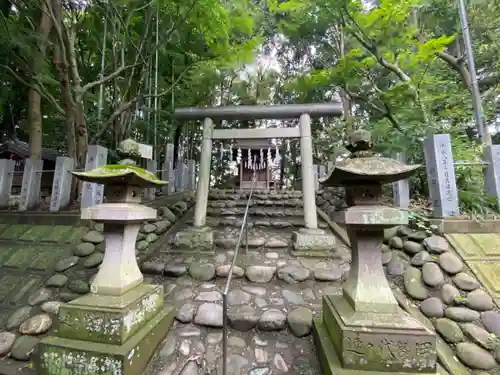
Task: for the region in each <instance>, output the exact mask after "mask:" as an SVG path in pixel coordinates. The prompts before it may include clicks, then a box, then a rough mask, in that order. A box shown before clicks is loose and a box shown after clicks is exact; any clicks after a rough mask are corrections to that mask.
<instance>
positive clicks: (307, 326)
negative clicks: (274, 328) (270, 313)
mask: <svg viewBox="0 0 500 375" xmlns="http://www.w3.org/2000/svg"><path fill="white" fill-rule="evenodd" d="M286 320H287V323H288V327H289V328H290V332H292V334H293V335H295V336H297V337H304V336H307V335H308V334H309V333H311V330H312V322H313V315H312V311H311V310H310V309H308V308H307V307H297V308H296V309H293V310H292V311H290V312H289V313H288V315H287V318H286Z"/></svg>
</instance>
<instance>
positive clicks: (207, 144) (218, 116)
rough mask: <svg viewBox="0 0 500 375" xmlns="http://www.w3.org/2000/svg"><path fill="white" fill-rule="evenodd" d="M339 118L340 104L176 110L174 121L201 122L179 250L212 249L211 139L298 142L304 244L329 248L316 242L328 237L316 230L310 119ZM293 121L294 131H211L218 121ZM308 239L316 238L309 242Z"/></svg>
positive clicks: (267, 129) (281, 129)
mask: <svg viewBox="0 0 500 375" xmlns="http://www.w3.org/2000/svg"><path fill="white" fill-rule="evenodd" d="M341 115H342V105H341V104H340V103H318V104H284V105H271V106H262V105H257V106H244V105H243V106H224V107H207V108H179V109H176V110H175V112H174V118H175V119H177V120H181V121H189V120H203V121H204V123H203V140H202V145H201V156H200V169H199V176H198V186H197V189H196V205H195V212H194V221H193V228H189V229H188V230H186V231H181V232H179V233H178V234H177V236H176V242H177V244H178V245H180V246H182V245H184V246H196V247H197V248H199V249H206V250H209V249H210V250H211V249H212V245H213V233H212V230H211V229H210V228H207V227H205V223H206V216H207V204H208V191H209V186H210V170H211V168H210V167H211V166H210V164H211V161H212V143H213V140H214V139H272V138H300V157H301V174H302V194H303V199H304V221H305V231H304V233H303V234H306V235H307V240H305V241H306V242H307V243H309V244H311V243H314V244H317V246H318V247H324V246H331V239H329V240H328V241H326V242H328V244H325V245H324V246H321V243H322V242H325V241H323V240H321V239H320V238H318V236H320V237H322V238H323V237H327V236H326V235H325V234H324V231H322V230H320V229H318V220H317V216H316V198H315V197H316V195H315V194H316V193H315V186H314V181H315V174H314V166H313V148H312V139H311V118H315V117H316V118H317V117H327V116H341ZM295 118H298V119H299V126H297V127H293V128H264V129H214V121H219V120H257V119H268V120H290V119H295ZM311 236H314V237H317V238H315V239H311V238H310V237H311ZM329 237H332V236H329ZM311 241H312V242H311ZM298 242H300V241H298Z"/></svg>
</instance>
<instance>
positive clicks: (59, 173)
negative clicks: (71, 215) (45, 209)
mask: <svg viewBox="0 0 500 375" xmlns="http://www.w3.org/2000/svg"><path fill="white" fill-rule="evenodd" d="M74 164H75V162H74V160H73V159H71V158H68V157H64V156H58V157H57V159H56V169H55V171H54V180H53V182H52V195H51V197H50V212H57V211H59V210H60V209H61V208H65V207H67V206H68V204H69V202H70V199H71V182H72V180H73V176H72V175H71V173H69V172H70V171H72V170H73V167H74Z"/></svg>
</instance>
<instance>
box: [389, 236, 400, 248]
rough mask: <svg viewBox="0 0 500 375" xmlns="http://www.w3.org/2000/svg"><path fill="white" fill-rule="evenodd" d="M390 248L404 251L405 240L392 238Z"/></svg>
mask: <svg viewBox="0 0 500 375" xmlns="http://www.w3.org/2000/svg"><path fill="white" fill-rule="evenodd" d="M389 246H390V247H392V248H393V249H402V248H403V240H402V239H401V238H400V237H397V236H396V237H392V238H391V239H390V240H389Z"/></svg>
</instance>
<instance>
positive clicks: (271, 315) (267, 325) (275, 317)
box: [257, 309, 286, 331]
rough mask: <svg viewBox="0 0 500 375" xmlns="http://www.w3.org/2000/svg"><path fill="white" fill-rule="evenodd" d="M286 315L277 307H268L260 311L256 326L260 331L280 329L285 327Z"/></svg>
mask: <svg viewBox="0 0 500 375" xmlns="http://www.w3.org/2000/svg"><path fill="white" fill-rule="evenodd" d="M285 323H286V315H285V314H284V313H283V312H281V311H280V310H278V309H269V310H266V311H264V312H263V313H262V315H261V316H260V318H259V321H258V323H257V324H258V327H259V329H260V330H262V331H280V330H282V329H283V328H285Z"/></svg>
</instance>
